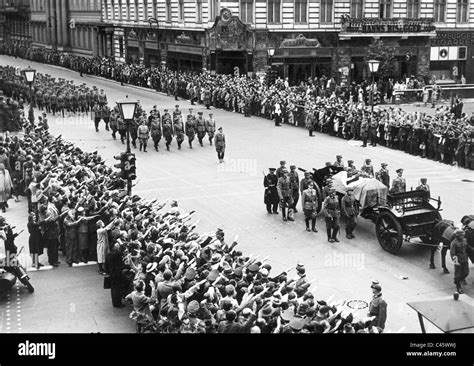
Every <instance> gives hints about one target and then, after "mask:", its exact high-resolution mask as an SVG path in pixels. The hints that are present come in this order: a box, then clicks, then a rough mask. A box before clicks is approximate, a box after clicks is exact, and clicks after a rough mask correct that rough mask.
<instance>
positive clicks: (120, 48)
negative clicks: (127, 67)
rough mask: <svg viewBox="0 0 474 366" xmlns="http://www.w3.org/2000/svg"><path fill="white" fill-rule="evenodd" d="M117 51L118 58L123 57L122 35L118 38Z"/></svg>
mask: <svg viewBox="0 0 474 366" xmlns="http://www.w3.org/2000/svg"><path fill="white" fill-rule="evenodd" d="M119 53H120V58H123V37H120V38H119Z"/></svg>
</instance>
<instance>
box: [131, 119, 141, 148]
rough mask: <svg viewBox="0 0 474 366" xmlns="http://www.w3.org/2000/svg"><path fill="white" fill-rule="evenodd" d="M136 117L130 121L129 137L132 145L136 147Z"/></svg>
mask: <svg viewBox="0 0 474 366" xmlns="http://www.w3.org/2000/svg"><path fill="white" fill-rule="evenodd" d="M138 125H139V122H138V119H137V118H134V119H132V121H131V122H130V139H131V140H132V146H133V147H134V148H135V149H136V148H137V138H138Z"/></svg>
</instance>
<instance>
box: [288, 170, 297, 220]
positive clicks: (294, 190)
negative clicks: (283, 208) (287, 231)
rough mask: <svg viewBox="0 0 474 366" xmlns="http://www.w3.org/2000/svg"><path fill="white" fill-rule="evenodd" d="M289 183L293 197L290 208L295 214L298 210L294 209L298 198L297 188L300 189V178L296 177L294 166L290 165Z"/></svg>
mask: <svg viewBox="0 0 474 366" xmlns="http://www.w3.org/2000/svg"><path fill="white" fill-rule="evenodd" d="M289 176H290V182H291V192H292V195H293V205H292V206H291V208H292V209H293V211H294V212H295V213H296V212H298V210H297V209H296V205H297V204H298V200H299V198H300V193H299V188H300V178H299V176H298V172H297V171H296V165H290V173H289Z"/></svg>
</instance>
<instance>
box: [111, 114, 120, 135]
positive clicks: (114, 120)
mask: <svg viewBox="0 0 474 366" xmlns="http://www.w3.org/2000/svg"><path fill="white" fill-rule="evenodd" d="M118 114H119V111H118V107H115V108H114V109H113V110H112V112H110V129H111V130H112V137H113V138H114V140H116V139H117V136H116V133H117V118H118Z"/></svg>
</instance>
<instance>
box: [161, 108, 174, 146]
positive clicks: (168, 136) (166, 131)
mask: <svg viewBox="0 0 474 366" xmlns="http://www.w3.org/2000/svg"><path fill="white" fill-rule="evenodd" d="M161 123H162V130H163V136H164V138H165V140H166V150H168V151H170V144H171V141H172V140H173V124H172V121H171V115H170V114H169V113H168V109H165V111H164V113H163V117H162V118H161Z"/></svg>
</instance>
